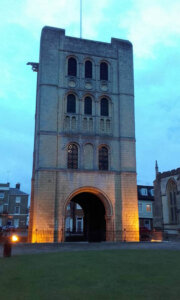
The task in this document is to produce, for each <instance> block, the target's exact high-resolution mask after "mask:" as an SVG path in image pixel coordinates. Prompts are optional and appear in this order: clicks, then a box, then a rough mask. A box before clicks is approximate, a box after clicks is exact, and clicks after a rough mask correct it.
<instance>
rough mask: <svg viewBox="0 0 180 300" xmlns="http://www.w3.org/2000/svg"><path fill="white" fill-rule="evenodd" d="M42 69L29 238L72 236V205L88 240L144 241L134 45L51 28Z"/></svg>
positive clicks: (46, 29)
mask: <svg viewBox="0 0 180 300" xmlns="http://www.w3.org/2000/svg"><path fill="white" fill-rule="evenodd" d="M30 64H32V66H33V70H35V71H37V72H38V78H37V98H36V118H35V142H34V158H33V175H32V193H31V207H30V226H29V241H32V242H53V241H64V240H65V228H66V218H67V207H68V205H69V204H70V203H72V202H74V203H76V204H78V205H80V206H81V207H82V208H83V213H84V226H85V235H86V237H87V240H104V239H105V240H107V241H121V240H124V234H125V236H126V240H127V241H138V240H139V220H138V201H137V185H136V157H135V128H134V79H133V52H132V44H131V43H130V42H129V41H125V40H120V39H115V38H112V39H111V43H102V42H96V41H90V40H85V39H80V38H73V37H69V36H66V35H65V31H64V30H62V29H58V28H52V27H44V28H43V30H42V34H41V44H40V61H39V63H30Z"/></svg>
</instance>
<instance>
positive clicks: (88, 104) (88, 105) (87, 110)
mask: <svg viewBox="0 0 180 300" xmlns="http://www.w3.org/2000/svg"><path fill="white" fill-rule="evenodd" d="M84 114H85V115H92V99H91V97H86V98H85V99H84Z"/></svg>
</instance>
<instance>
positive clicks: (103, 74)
mask: <svg viewBox="0 0 180 300" xmlns="http://www.w3.org/2000/svg"><path fill="white" fill-rule="evenodd" d="M100 80H108V64H107V63H106V62H102V63H101V64H100Z"/></svg>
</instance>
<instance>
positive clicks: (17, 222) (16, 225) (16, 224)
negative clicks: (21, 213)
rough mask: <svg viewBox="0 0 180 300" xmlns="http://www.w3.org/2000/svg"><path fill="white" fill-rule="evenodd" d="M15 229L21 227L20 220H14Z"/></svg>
mask: <svg viewBox="0 0 180 300" xmlns="http://www.w3.org/2000/svg"><path fill="white" fill-rule="evenodd" d="M14 227H16V228H18V227H19V219H14Z"/></svg>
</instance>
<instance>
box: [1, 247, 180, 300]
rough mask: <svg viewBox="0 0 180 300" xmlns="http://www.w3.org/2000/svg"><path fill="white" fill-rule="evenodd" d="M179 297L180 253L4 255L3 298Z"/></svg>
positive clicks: (18, 299)
mask: <svg viewBox="0 0 180 300" xmlns="http://www.w3.org/2000/svg"><path fill="white" fill-rule="evenodd" d="M5 299H7V300H11V299H13V300H22V299H24V300H29V299H32V300H41V299H42V300H56V299H58V300H62V299H73V300H75V299H81V300H83V299H93V300H94V299H103V300H104V299H152V300H155V299H158V300H160V299H163V300H164V299H168V300H171V299H180V251H165V250H163V251H158V250H152V251H150V250H110V251H86V252H66V253H63V252H61V253H49V254H37V255H36V254H34V255H22V256H12V257H11V258H0V300H5Z"/></svg>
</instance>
